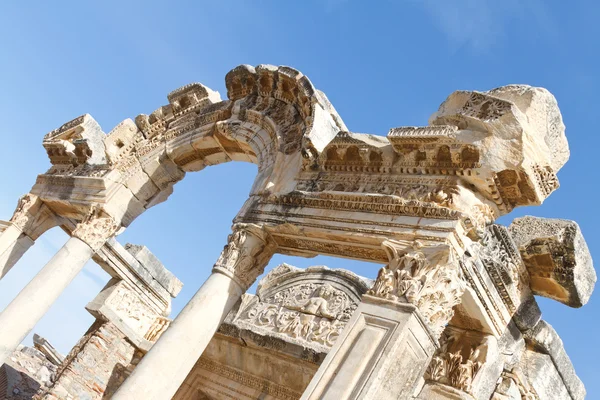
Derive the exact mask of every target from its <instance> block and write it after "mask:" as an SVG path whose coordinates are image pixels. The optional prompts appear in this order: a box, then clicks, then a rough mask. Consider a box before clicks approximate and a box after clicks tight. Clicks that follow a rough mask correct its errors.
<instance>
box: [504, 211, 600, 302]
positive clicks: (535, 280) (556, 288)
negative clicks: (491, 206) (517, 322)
mask: <svg viewBox="0 0 600 400" xmlns="http://www.w3.org/2000/svg"><path fill="white" fill-rule="evenodd" d="M509 231H510V233H511V236H512V237H513V239H514V241H515V243H516V244H517V246H518V248H519V251H520V252H521V256H522V258H523V261H524V262H525V265H526V267H527V270H528V271H529V276H530V285H531V289H532V291H533V293H534V294H537V295H540V296H544V297H549V298H551V299H554V300H557V301H560V302H561V303H564V304H566V305H568V306H570V307H581V306H583V305H584V304H586V303H587V302H588V300H589V298H590V296H591V294H592V292H593V290H594V285H595V283H596V271H595V270H594V266H593V263H592V257H591V255H590V252H589V250H588V247H587V244H586V242H585V239H584V238H583V235H582V234H581V230H580V229H579V226H578V225H577V223H575V222H573V221H567V220H561V219H547V218H538V217H531V216H527V217H522V218H517V219H515V220H514V221H513V223H512V224H511V225H510V227H509Z"/></svg>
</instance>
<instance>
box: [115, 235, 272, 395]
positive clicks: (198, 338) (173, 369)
mask: <svg viewBox="0 0 600 400" xmlns="http://www.w3.org/2000/svg"><path fill="white" fill-rule="evenodd" d="M275 247H276V246H275V244H274V243H273V241H272V240H271V239H270V237H269V236H268V234H267V233H266V232H265V231H264V230H263V229H262V228H261V227H259V226H257V225H253V224H237V225H235V226H234V229H233V233H232V234H231V235H230V236H229V240H228V244H227V245H226V246H225V248H224V249H223V252H222V253H221V256H220V257H219V259H218V261H217V262H216V264H215V266H214V268H213V273H212V274H211V275H210V277H209V278H208V279H207V280H206V282H204V284H203V285H202V287H201V288H200V289H199V290H198V292H196V294H195V295H194V297H192V299H191V300H190V301H189V303H188V304H187V305H186V306H185V308H184V309H183V310H182V311H181V312H180V313H179V315H178V316H177V318H175V320H174V321H173V323H172V324H171V326H170V327H169V328H168V329H167V331H166V332H165V333H163V335H162V336H161V337H160V339H159V340H158V341H157V342H156V344H155V345H154V346H153V347H152V349H151V350H150V352H148V354H147V355H146V356H145V357H144V358H143V359H142V361H141V362H140V364H139V365H138V366H137V367H136V369H135V370H134V371H133V373H132V374H131V376H130V377H129V378H127V380H126V381H125V382H124V383H123V385H122V386H121V387H120V388H119V390H118V391H117V392H116V393H115V395H114V396H113V400H130V399H145V400H170V399H171V398H172V397H173V395H174V394H175V392H177V390H178V389H179V387H180V386H181V383H182V382H183V381H184V380H185V378H186V376H187V375H188V374H189V372H190V371H191V369H192V367H193V366H194V364H195V363H196V362H197V361H198V359H199V358H200V356H201V355H202V353H203V351H204V349H205V348H206V346H207V345H208V343H209V342H210V340H211V339H212V337H213V335H214V334H215V332H216V331H217V329H218V328H219V325H221V323H222V322H223V320H224V319H225V316H226V315H227V314H228V313H229V311H230V310H231V308H232V307H233V306H234V305H235V303H236V302H237V301H238V300H239V299H240V298H241V296H242V294H243V293H244V292H245V291H246V290H247V289H248V288H249V287H250V286H251V285H252V283H253V282H254V281H255V280H256V278H257V277H258V276H259V275H260V274H261V273H262V272H263V271H264V268H265V266H266V265H267V263H268V262H269V260H270V259H271V256H272V255H273V253H274V251H275Z"/></svg>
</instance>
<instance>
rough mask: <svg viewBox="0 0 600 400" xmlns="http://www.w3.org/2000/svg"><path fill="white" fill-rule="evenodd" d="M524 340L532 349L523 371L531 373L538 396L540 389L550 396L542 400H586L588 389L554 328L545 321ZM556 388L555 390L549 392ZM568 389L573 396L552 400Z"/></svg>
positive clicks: (525, 336) (528, 332)
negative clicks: (576, 371) (586, 389)
mask: <svg viewBox="0 0 600 400" xmlns="http://www.w3.org/2000/svg"><path fill="white" fill-rule="evenodd" d="M524 338H525V341H526V342H527V345H528V349H529V350H528V351H526V353H525V356H524V360H522V361H521V362H522V363H525V364H526V365H525V366H524V368H523V369H524V370H527V371H529V373H528V375H529V378H530V379H531V380H532V382H531V383H532V385H533V386H534V387H535V389H536V390H537V391H538V394H540V393H539V391H540V389H541V388H545V389H544V391H545V392H546V393H547V396H545V397H544V396H542V400H543V399H559V398H560V399H562V398H565V399H569V398H572V399H574V400H580V399H581V400H583V399H584V398H585V394H586V391H585V387H584V386H583V383H582V382H581V379H579V377H578V376H577V374H576V373H575V368H574V367H573V363H572V362H571V359H570V358H569V356H568V355H567V353H566V351H565V348H564V345H563V342H562V340H561V339H560V337H559V336H558V333H556V331H555V330H554V328H552V326H551V325H550V324H549V323H547V322H546V321H543V320H542V321H540V322H539V323H538V324H537V325H536V326H535V327H534V328H533V329H530V330H529V331H527V332H525V333H524ZM553 387H554V389H550V390H548V388H553ZM565 390H566V391H567V392H568V394H569V396H570V397H567V396H563V397H558V396H557V397H553V396H555V395H556V394H557V393H561V392H564V391H565ZM553 393H554V395H553Z"/></svg>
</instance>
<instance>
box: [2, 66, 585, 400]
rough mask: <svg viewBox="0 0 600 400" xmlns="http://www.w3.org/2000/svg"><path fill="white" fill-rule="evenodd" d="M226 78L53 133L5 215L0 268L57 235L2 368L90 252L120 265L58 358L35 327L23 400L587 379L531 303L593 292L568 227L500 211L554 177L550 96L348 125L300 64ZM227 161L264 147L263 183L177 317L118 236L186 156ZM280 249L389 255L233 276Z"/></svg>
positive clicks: (513, 88)
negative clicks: (348, 264)
mask: <svg viewBox="0 0 600 400" xmlns="http://www.w3.org/2000/svg"><path fill="white" fill-rule="evenodd" d="M225 82H226V87H227V97H228V99H227V100H221V98H220V95H219V93H217V92H215V91H213V90H211V89H209V88H207V87H205V86H203V85H202V84H199V83H194V84H190V85H187V86H184V87H182V88H180V89H177V90H175V91H174V92H172V93H170V94H169V95H168V96H167V98H168V104H167V105H165V106H161V107H160V108H158V109H157V110H156V111H154V112H152V113H151V114H150V115H139V116H137V117H136V118H135V121H134V120H131V119H126V120H125V121H123V122H121V123H120V124H119V125H117V126H116V127H115V128H114V129H113V130H111V131H110V132H109V133H108V134H106V133H104V131H102V129H101V128H100V126H99V125H98V123H97V122H96V121H95V120H94V119H93V118H92V117H91V116H90V115H88V114H86V115H83V116H81V117H78V118H76V119H74V120H72V121H70V122H67V123H66V124H64V125H63V126H61V127H60V128H58V129H56V130H54V131H52V132H50V133H48V134H47V135H46V136H45V137H44V139H43V146H44V148H45V149H46V151H47V154H48V157H49V159H50V162H51V164H52V165H51V167H50V169H49V170H48V171H47V172H45V173H42V174H40V175H39V176H38V177H37V179H36V182H35V183H34V185H33V187H32V189H31V191H30V192H29V193H27V194H25V195H24V196H23V197H21V199H20V200H19V202H18V206H17V209H16V210H15V212H14V214H13V216H12V217H11V219H10V221H8V222H2V223H0V232H1V233H0V277H3V276H4V275H5V274H6V273H8V272H9V270H10V269H11V268H12V267H13V266H14V265H15V263H16V262H17V261H18V260H19V258H20V257H21V256H22V255H23V254H24V253H25V252H26V251H27V249H28V248H29V247H30V246H31V245H32V244H33V243H34V242H35V240H36V239H37V238H38V237H40V236H41V235H42V234H43V233H44V232H46V231H47V230H49V229H50V228H53V227H56V226H59V227H61V228H62V229H63V230H64V231H65V232H67V233H68V234H69V236H70V238H69V239H68V241H67V242H66V243H65V244H64V246H63V247H62V248H61V249H60V250H59V251H58V252H57V253H56V255H55V256H54V257H53V258H52V259H51V260H50V261H49V262H48V264H47V265H46V266H45V267H44V268H43V269H42V270H41V271H40V272H39V273H38V275H36V277H35V278H33V280H32V281H31V282H29V283H28V284H27V285H26V286H25V288H24V289H23V290H22V291H21V292H20V293H19V294H18V295H17V297H16V298H15V299H14V300H13V301H12V302H11V303H10V304H9V305H8V306H7V307H6V308H5V310H4V311H3V312H2V313H1V314H0V364H2V363H4V362H5V361H10V359H11V357H14V354H15V353H14V352H15V350H17V347H18V346H19V345H20V343H21V342H22V341H23V339H24V338H25V337H26V335H27V334H28V333H29V332H30V331H31V329H33V327H34V326H35V324H36V323H37V322H38V321H39V319H40V318H41V317H42V316H43V315H44V313H45V312H46V311H47V310H48V309H49V307H50V306H51V305H52V303H53V302H54V301H55V300H56V299H57V297H58V296H59V295H60V293H61V292H62V291H63V290H64V288H65V287H66V286H67V285H68V284H69V283H70V282H71V280H72V279H73V278H74V277H75V276H76V275H77V274H78V273H79V272H80V271H81V269H82V268H83V266H84V264H85V263H86V262H87V261H89V260H90V259H92V258H93V259H94V260H95V261H96V262H97V263H98V264H99V265H100V266H102V267H103V269H104V270H106V271H107V272H108V273H109V274H110V275H111V277H112V279H111V281H110V282H109V283H108V284H107V286H106V287H105V288H104V289H103V290H102V291H101V293H99V294H98V296H97V297H96V298H95V299H94V300H93V301H92V302H91V303H90V304H88V305H87V307H86V308H87V309H88V311H89V312H90V313H92V315H94V317H95V318H96V322H95V323H94V324H93V325H92V326H91V327H90V329H89V330H88V332H87V333H86V334H85V335H84V337H83V338H82V339H81V340H80V342H79V343H78V344H77V345H76V346H75V347H74V348H73V350H72V351H71V352H70V353H69V354H68V355H67V356H66V357H64V358H61V357H62V356H60V355H58V354H55V353H53V352H52V351H51V350H49V349H51V346H50V345H47V344H44V342H42V341H40V343H42V344H40V345H39V346H41V347H40V348H38V346H37V345H36V348H38V350H37V351H38V352H39V354H38V353H35V354H36V356H37V357H46V359H47V361H48V362H53V363H55V365H56V372H55V373H54V374H53V376H52V378H51V379H49V380H48V383H47V384H45V385H44V386H43V387H40V388H39V390H38V391H37V394H36V395H35V398H36V399H38V400H42V399H43V400H54V399H90V400H92V399H94V400H96V399H114V400H132V399H133V400H137V399H140V400H169V399H176V400H192V399H286V400H287V399H289V400H292V399H302V400H317V399H321V400H340V399H372V400H384V399H390V400H391V399H423V400H428V399H471V400H473V399H486V400H487V399H492V400H522V399H525V400H546V399H548V400H550V399H552V400H556V399H574V400H575V399H583V398H584V397H585V388H584V386H583V384H582V382H581V381H580V380H579V378H578V377H577V375H576V373H575V370H574V368H573V365H572V364H571V361H570V360H569V357H568V356H567V354H566V353H565V351H564V348H563V346H562V342H561V340H560V338H559V336H558V334H557V333H556V332H555V331H554V329H552V327H551V326H550V325H549V324H548V323H546V322H545V321H544V320H543V319H542V314H541V311H540V309H539V307H538V305H537V303H536V300H535V296H544V297H548V298H551V299H554V300H556V301H559V302H561V303H564V304H566V305H567V306H570V307H581V306H583V305H585V304H586V303H587V301H588V300H589V298H590V296H591V294H592V291H593V288H594V285H595V282H596V274H595V271H594V268H593V264H592V260H591V256H590V253H589V250H588V248H587V245H586V242H585V240H584V238H583V236H582V233H581V231H580V229H579V227H578V225H577V224H576V223H575V222H572V221H567V220H560V219H544V218H537V217H523V218H517V219H515V220H514V221H513V222H512V223H511V224H510V225H509V226H502V225H499V224H496V223H495V221H496V219H497V218H499V217H500V216H503V215H506V214H508V213H510V212H511V210H513V208H515V207H518V206H526V205H539V204H541V203H542V202H543V201H544V200H545V199H546V198H547V197H548V196H549V195H550V194H551V193H552V192H553V191H554V190H556V189H557V188H558V187H559V183H558V179H557V176H556V173H557V172H558V170H559V169H560V168H561V167H562V166H563V165H564V164H565V163H566V162H567V160H568V158H569V149H568V143H567V139H566V136H565V133H564V124H563V122H562V117H561V114H560V111H559V109H558V105H557V102H556V100H555V98H554V97H553V96H552V94H550V93H549V92H548V91H547V90H545V89H542V88H535V87H530V86H525V85H510V86H504V87H500V88H497V89H493V90H490V91H487V92H475V91H458V92H455V93H452V94H451V95H450V96H449V97H448V98H447V99H446V100H445V101H444V102H443V103H442V104H441V106H440V107H439V109H438V110H437V112H435V113H434V114H433V115H432V116H431V118H430V119H429V124H428V125H427V126H420V127H399V128H392V129H391V130H390V132H389V134H388V135H387V137H383V136H374V135H369V134H359V133H353V132H350V131H349V130H348V128H347V127H346V126H345V125H344V122H343V121H342V119H341V117H340V116H339V115H338V114H337V112H336V110H335V109H334V107H333V105H332V104H331V103H330V102H329V101H328V99H327V97H326V96H325V94H324V93H323V92H321V91H319V90H317V89H315V88H314V86H313V85H312V83H311V82H310V81H309V79H308V78H307V77H306V76H304V75H303V74H301V73H300V72H298V71H296V70H294V69H292V68H289V67H274V66H270V65H259V66H257V67H251V66H247V65H242V66H239V67H237V68H235V69H233V70H232V71H230V72H229V73H228V74H227V76H226V78H225ZM228 161H245V162H251V163H255V164H256V165H257V166H258V173H257V176H256V179H255V181H254V184H253V186H252V189H251V191H250V193H249V196H248V199H247V200H246V202H245V203H244V205H243V207H242V209H241V210H240V211H239V213H238V214H237V216H236V217H235V219H234V221H233V226H232V230H231V234H230V235H229V237H228V238H226V239H225V238H224V249H223V251H222V253H221V255H220V257H219V258H218V260H216V262H215V264H214V266H213V269H212V274H211V275H210V277H209V278H208V279H207V280H206V282H205V283H204V284H203V285H202V287H200V288H199V290H198V291H197V293H196V294H195V295H194V297H193V298H192V299H191V300H190V302H189V303H188V304H187V305H186V307H185V308H184V309H183V310H182V311H181V312H180V313H179V315H177V317H176V318H174V320H172V321H171V319H169V313H170V310H171V299H172V298H173V297H175V296H177V294H178V293H179V290H180V289H181V287H182V283H181V282H180V281H179V280H178V279H177V278H176V277H175V276H174V275H173V274H171V273H170V272H169V271H168V269H167V268H165V266H163V265H162V264H161V263H160V261H159V260H158V259H157V258H156V257H155V256H154V255H153V254H152V253H151V252H150V250H148V249H147V248H146V247H144V246H136V245H125V246H122V245H121V244H120V243H119V242H117V240H116V239H115V237H116V236H117V235H118V234H119V233H121V232H122V231H123V230H124V229H126V228H127V227H128V226H129V225H130V224H131V223H132V222H133V221H135V219H136V218H137V217H138V216H140V215H141V214H142V213H143V212H144V211H146V210H147V209H149V208H151V207H153V206H155V205H157V204H160V203H162V202H165V201H167V200H168V198H169V196H170V194H171V193H172V192H173V186H174V185H175V184H176V183H177V182H178V181H180V180H182V179H183V178H184V177H185V175H186V173H188V172H196V171H200V170H202V169H204V168H205V167H207V166H211V165H216V164H220V163H224V162H228ZM275 253H280V254H285V255H293V256H302V257H314V256H316V255H329V256H336V257H345V258H350V259H355V260H362V261H367V262H372V263H377V264H380V265H381V268H380V269H379V270H378V271H376V270H374V271H373V273H372V276H369V277H360V276H357V275H356V274H354V273H352V272H349V271H345V270H339V269H329V268H327V267H325V266H314V267H310V268H307V269H304V270H303V269H298V268H295V267H293V266H290V265H287V264H282V265H280V266H278V267H276V268H274V269H273V270H271V271H270V272H269V273H268V274H267V275H266V276H265V277H264V278H263V279H262V280H261V281H260V282H259V285H258V289H257V291H256V294H249V293H246V291H247V290H248V288H249V287H250V286H251V285H252V284H253V283H254V282H255V281H256V280H257V278H258V277H259V276H260V275H261V274H262V273H263V272H264V269H265V266H266V265H267V264H268V263H269V261H270V260H271V257H272V256H273V255H274V254H275ZM171 267H172V266H171ZM44 349H45V350H44ZM22 350H23V349H22V348H19V351H22ZM40 354H42V356H40ZM59 356H60V357H59ZM2 379H3V378H2V375H1V371H0V388H1V387H2ZM15 398H16V397H15Z"/></svg>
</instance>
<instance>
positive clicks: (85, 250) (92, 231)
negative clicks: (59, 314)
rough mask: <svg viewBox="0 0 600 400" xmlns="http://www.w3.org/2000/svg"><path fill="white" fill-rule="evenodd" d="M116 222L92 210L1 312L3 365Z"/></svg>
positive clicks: (0, 338)
mask: <svg viewBox="0 0 600 400" xmlns="http://www.w3.org/2000/svg"><path fill="white" fill-rule="evenodd" d="M117 227H118V226H117V224H116V223H115V222H114V220H113V219H112V218H110V217H106V216H102V217H101V216H100V215H99V212H97V211H96V210H93V211H92V212H91V213H90V215H89V216H88V217H86V219H85V220H84V221H82V222H81V223H79V224H78V225H77V227H76V228H75V230H74V231H73V233H72V237H71V238H70V239H69V240H68V241H67V242H66V243H65V244H64V246H63V247H62V248H61V249H60V250H59V251H58V252H57V253H56V254H55V255H54V257H52V259H51V260H50V261H49V262H48V264H46V266H45V267H44V268H42V270H41V271H40V272H39V273H38V274H37V275H36V276H35V277H34V278H33V279H32V280H31V281H30V282H29V283H28V284H27V286H25V287H24V288H23V290H21V292H20V293H19V294H18V295H17V297H15V298H14V300H13V301H12V302H11V303H10V304H9V305H8V306H6V308H5V309H4V311H3V312H2V313H1V314H0V364H1V363H4V360H5V359H6V357H8V356H9V355H10V354H11V353H12V352H13V351H14V350H15V349H16V348H17V346H18V345H19V343H21V341H22V340H23V339H24V338H25V336H27V334H28V333H29V331H31V329H33V327H34V326H35V324H37V322H38V321H39V320H40V319H41V318H42V317H43V316H44V314H45V313H46V311H48V309H49V308H50V307H51V306H52V304H53V303H54V301H55V300H56V299H57V298H58V296H60V294H61V293H62V291H63V290H64V289H65V288H66V287H67V286H68V285H69V283H71V281H72V280H73V278H75V276H76V275H77V274H78V273H79V271H81V269H82V268H83V266H84V265H85V264H86V263H87V262H88V261H89V260H90V258H91V257H92V255H93V254H94V252H95V251H97V250H98V249H99V248H100V247H102V245H104V243H105V242H106V239H108V238H109V237H110V236H112V235H114V233H115V232H116V230H117Z"/></svg>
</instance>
